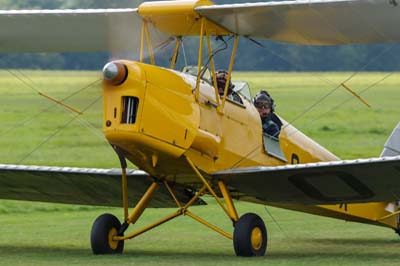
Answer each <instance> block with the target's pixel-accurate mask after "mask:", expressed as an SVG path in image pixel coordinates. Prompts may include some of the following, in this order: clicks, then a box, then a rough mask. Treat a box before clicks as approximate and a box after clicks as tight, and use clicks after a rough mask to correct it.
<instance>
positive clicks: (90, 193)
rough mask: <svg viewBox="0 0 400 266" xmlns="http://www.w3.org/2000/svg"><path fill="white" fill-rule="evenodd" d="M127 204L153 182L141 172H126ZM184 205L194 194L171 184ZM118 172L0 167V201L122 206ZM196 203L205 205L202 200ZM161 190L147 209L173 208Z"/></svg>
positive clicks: (165, 191) (39, 167) (111, 170)
mask: <svg viewBox="0 0 400 266" xmlns="http://www.w3.org/2000/svg"><path fill="white" fill-rule="evenodd" d="M127 179H128V196H129V203H131V204H132V203H136V202H137V201H138V200H139V199H140V198H141V196H142V194H143V193H144V192H145V191H146V189H147V188H148V187H149V186H150V184H151V183H152V181H153V180H152V178H151V177H150V176H149V175H148V174H147V173H146V172H143V171H139V170H130V171H127ZM170 186H171V187H173V189H174V191H175V192H176V193H177V198H178V199H179V200H180V201H181V202H182V203H186V202H187V201H188V200H189V199H190V198H191V197H192V196H193V195H192V194H191V192H190V191H188V190H187V189H186V188H185V187H183V186H180V185H178V184H170ZM121 190H122V188H121V172H120V170H115V169H93V168H90V169H89V168H67V167H45V166H23V165H5V164H0V198H1V199H16V200H29V201H44V202H56V203H69V204H84V205H96V206H118V207H120V206H122V193H121ZM197 203H198V204H205V203H204V202H203V201H201V200H200V201H199V202H197ZM175 206H176V203H175V201H174V200H173V199H172V198H171V196H170V194H169V192H168V191H167V190H166V189H165V188H163V187H161V188H160V191H159V192H158V193H156V194H155V195H154V198H153V199H152V201H151V202H150V205H149V207H175Z"/></svg>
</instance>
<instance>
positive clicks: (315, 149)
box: [103, 61, 397, 227]
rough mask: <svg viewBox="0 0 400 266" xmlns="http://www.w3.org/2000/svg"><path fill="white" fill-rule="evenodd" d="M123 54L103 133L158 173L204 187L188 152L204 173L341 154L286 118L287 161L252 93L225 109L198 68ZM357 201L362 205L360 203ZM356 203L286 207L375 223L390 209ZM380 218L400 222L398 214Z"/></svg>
mask: <svg viewBox="0 0 400 266" xmlns="http://www.w3.org/2000/svg"><path fill="white" fill-rule="evenodd" d="M120 62H121V63H123V64H125V65H126V66H127V69H128V76H127V79H126V80H125V82H123V83H122V84H121V85H118V86H113V85H109V84H107V83H104V86H103V92H104V132H105V136H106V138H107V139H108V141H109V142H110V143H111V144H112V145H116V146H118V147H119V148H121V149H122V150H124V152H125V156H126V158H127V159H128V160H130V161H131V162H132V163H134V164H135V165H136V166H137V167H139V168H140V169H142V170H144V171H146V172H148V173H149V174H150V175H151V176H153V177H154V178H158V179H166V180H169V181H174V182H177V183H181V184H184V185H186V186H189V187H194V188H198V187H199V186H200V181H199V180H198V178H197V177H196V175H195V173H194V172H193V169H192V168H191V167H190V165H189V164H188V163H187V161H186V160H185V159H184V157H185V156H186V157H189V158H190V160H191V161H192V162H193V163H194V164H195V165H196V166H197V167H198V168H199V169H200V170H201V171H203V172H204V173H205V174H207V173H212V172H215V171H219V170H225V169H230V168H237V167H246V166H276V165H283V164H287V163H309V162H318V161H332V160H338V158H337V157H336V156H335V155H333V154H332V153H330V152H329V151H328V150H326V149H325V148H323V147H322V146H320V145H319V144H317V143H316V142H314V141H312V140H311V139H310V138H308V137H306V136H305V135H304V134H302V133H301V132H299V131H298V130H297V129H295V128H294V127H292V126H291V125H287V123H284V126H283V127H282V128H283V130H282V131H281V134H280V137H279V139H280V145H281V148H282V151H283V153H284V155H285V157H286V158H287V160H288V162H285V161H282V160H280V159H278V158H276V157H273V156H270V155H268V154H266V153H265V151H264V146H263V137H262V136H263V135H262V128H261V121H260V117H259V114H258V112H257V110H256V108H255V107H254V106H253V104H252V102H251V101H249V100H248V99H245V98H244V97H242V98H243V105H241V104H238V103H235V102H232V101H226V103H225V105H224V108H223V110H219V108H217V99H216V96H215V92H214V88H213V86H212V85H211V84H210V83H209V82H208V81H205V80H203V81H201V83H200V94H199V99H198V101H196V99H195V95H194V89H195V87H196V77H195V76H192V75H188V74H184V73H181V72H177V71H174V70H170V69H165V68H161V67H157V66H154V65H148V64H144V63H139V62H131V61H120ZM127 98H130V99H135V100H134V101H135V105H134V108H132V105H130V106H129V108H130V110H131V111H132V112H133V115H134V119H130V120H129V119H126V117H124V116H126V115H127V108H128V106H127V101H126V99H127ZM132 104H133V102H132ZM131 115H132V113H131ZM248 200H250V201H252V199H248ZM254 201H256V200H255V199H254ZM358 205H359V206H361V207H354V206H358ZM358 205H355V204H351V205H349V206H348V207H347V208H346V211H345V210H344V209H343V208H342V209H341V208H339V207H338V206H284V205H280V207H285V208H290V209H297V210H302V211H306V212H311V213H315V214H322V215H325V216H331V217H336V218H341V219H346V220H354V221H362V222H371V223H372V222H373V221H372V219H373V218H374V217H375V216H377V217H382V216H383V215H384V214H386V211H385V210H384V206H385V204H384V203H370V204H358ZM349 209H350V210H351V209H353V211H349ZM371 209H373V210H374V212H371ZM372 216H373V217H372ZM369 220H371V221H369ZM380 222H381V223H383V224H384V225H386V226H390V227H394V225H395V224H396V226H397V223H396V221H395V219H394V217H392V219H388V220H385V221H380Z"/></svg>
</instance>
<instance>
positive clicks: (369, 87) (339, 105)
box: [288, 72, 393, 137]
mask: <svg viewBox="0 0 400 266" xmlns="http://www.w3.org/2000/svg"><path fill="white" fill-rule="evenodd" d="M391 75H393V72H390V73H388V74H386V75H385V76H384V77H383V78H381V79H379V80H378V81H376V82H374V83H373V84H371V85H370V86H368V87H366V88H365V89H363V90H361V91H360V92H359V94H360V95H361V94H363V93H364V92H366V91H367V90H369V89H371V88H373V87H375V86H376V85H378V84H379V83H381V82H383V81H384V80H385V79H387V78H389V77H390V76H391ZM353 99H354V97H353V96H350V97H348V98H347V99H345V100H343V101H342V102H340V103H339V104H337V105H335V106H333V107H332V108H330V109H329V110H328V111H326V112H324V113H322V114H321V115H319V116H317V117H316V118H315V119H313V120H311V121H309V122H308V123H306V124H305V125H304V126H305V127H306V126H308V125H311V124H313V123H315V122H316V121H318V120H319V119H321V118H323V117H324V116H326V115H327V114H328V113H330V112H332V111H334V110H336V109H338V108H340V107H341V106H343V105H344V104H345V103H347V102H349V101H351V100H353ZM298 132H299V130H298V129H296V130H295V131H293V132H292V133H290V134H288V137H290V136H292V135H293V134H296V133H298Z"/></svg>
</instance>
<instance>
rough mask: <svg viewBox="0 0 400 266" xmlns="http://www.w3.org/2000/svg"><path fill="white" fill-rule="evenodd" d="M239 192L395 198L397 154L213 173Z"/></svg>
mask: <svg viewBox="0 0 400 266" xmlns="http://www.w3.org/2000/svg"><path fill="white" fill-rule="evenodd" d="M213 176H214V177H215V178H222V179H225V180H227V183H228V184H229V185H230V186H231V187H233V188H234V189H236V190H238V191H239V193H240V194H242V193H243V194H244V195H246V196H250V197H254V198H257V199H259V200H261V201H264V202H270V203H283V204H313V205H321V204H337V203H363V202H383V201H398V200H399V199H400V156H395V157H383V158H373V159H365V160H348V161H335V162H323V163H310V164H298V165H286V166H278V167H251V168H241V169H231V170H226V171H221V172H216V173H214V174H213Z"/></svg>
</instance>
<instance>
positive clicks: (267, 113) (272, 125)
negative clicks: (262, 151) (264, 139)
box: [253, 90, 282, 138]
mask: <svg viewBox="0 0 400 266" xmlns="http://www.w3.org/2000/svg"><path fill="white" fill-rule="evenodd" d="M253 103H254V106H255V107H256V108H257V110H258V113H259V114H260V117H261V122H262V128H263V133H264V134H267V135H270V136H272V137H275V138H278V136H279V133H280V132H281V127H282V122H281V120H280V119H279V117H278V116H277V115H276V114H275V113H274V109H275V104H274V100H273V99H272V97H271V96H270V95H269V93H268V92H267V91H264V90H262V91H260V92H259V93H258V94H257V95H256V97H254V101H253Z"/></svg>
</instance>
